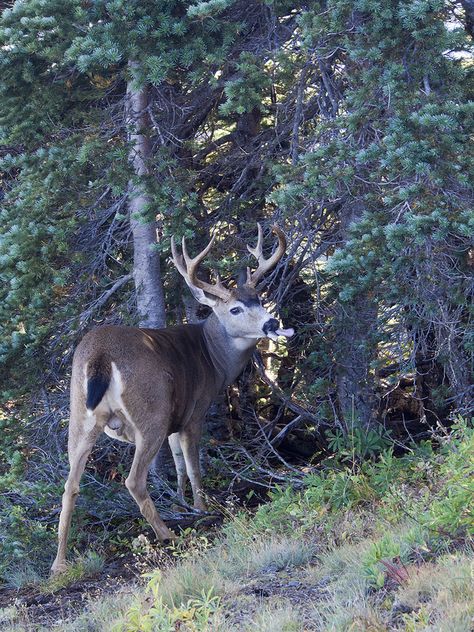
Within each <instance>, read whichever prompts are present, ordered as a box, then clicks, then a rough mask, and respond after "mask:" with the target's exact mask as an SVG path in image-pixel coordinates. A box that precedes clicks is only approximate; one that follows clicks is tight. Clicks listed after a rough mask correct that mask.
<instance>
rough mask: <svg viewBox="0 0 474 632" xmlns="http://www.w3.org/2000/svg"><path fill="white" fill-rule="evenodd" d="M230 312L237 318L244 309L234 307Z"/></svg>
mask: <svg viewBox="0 0 474 632" xmlns="http://www.w3.org/2000/svg"><path fill="white" fill-rule="evenodd" d="M229 311H230V313H231V314H234V315H235V316H236V315H237V314H240V312H243V309H242V308H241V307H233V308H232V309H230V310H229Z"/></svg>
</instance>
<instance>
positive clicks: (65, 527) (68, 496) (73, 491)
mask: <svg viewBox="0 0 474 632" xmlns="http://www.w3.org/2000/svg"><path fill="white" fill-rule="evenodd" d="M98 433H99V431H98V430H97V429H96V428H94V429H93V430H92V431H90V432H89V433H88V434H87V435H85V436H82V437H79V438H76V437H74V435H72V436H70V437H69V463H70V470H69V475H68V477H67V481H66V484H65V486H64V494H63V497H62V506H61V515H60V517H59V527H58V552H57V554H56V558H55V560H54V562H53V565H52V567H51V572H52V573H53V574H57V573H61V572H63V571H64V570H65V569H66V550H67V538H68V534H69V528H70V526H71V516H72V512H73V510H74V505H75V504H76V498H77V496H78V494H79V482H80V480H81V477H82V474H83V473H84V469H85V467H86V462H87V457H88V456H89V454H90V452H91V450H92V448H93V447H94V444H95V442H96V439H97V435H98Z"/></svg>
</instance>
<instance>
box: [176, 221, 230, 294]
mask: <svg viewBox="0 0 474 632" xmlns="http://www.w3.org/2000/svg"><path fill="white" fill-rule="evenodd" d="M215 238H216V234H215V233H214V235H213V236H212V238H211V241H210V242H209V243H208V244H207V246H206V247H205V248H204V250H201V252H200V253H199V254H197V255H196V256H195V257H190V256H189V253H188V249H187V247H186V239H185V238H184V237H183V240H182V250H183V254H182V255H180V254H179V253H178V249H177V248H176V244H175V241H174V236H172V237H171V255H172V257H173V262H174V265H175V266H176V268H177V269H178V271H179V273H180V274H181V275H182V276H183V277H184V279H185V280H186V282H187V283H188V285H193V286H195V287H197V288H199V289H201V290H204V292H207V293H208V294H212V295H214V296H217V297H218V298H221V299H222V300H224V301H226V300H228V299H229V297H230V291H229V290H228V289H227V288H225V287H224V285H223V284H222V283H221V281H220V279H218V281H217V283H216V284H214V285H213V284H212V283H206V282H205V281H201V279H198V277H197V275H196V272H197V268H198V265H199V264H200V263H201V261H202V260H203V259H204V257H205V256H206V255H207V254H208V253H209V251H210V249H211V248H212V245H213V243H214V240H215Z"/></svg>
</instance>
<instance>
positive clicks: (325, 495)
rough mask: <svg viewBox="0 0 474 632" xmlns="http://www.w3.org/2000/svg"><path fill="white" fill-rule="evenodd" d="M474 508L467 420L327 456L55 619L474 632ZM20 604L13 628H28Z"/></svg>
mask: <svg viewBox="0 0 474 632" xmlns="http://www.w3.org/2000/svg"><path fill="white" fill-rule="evenodd" d="M473 505H474V430H473V429H472V427H468V426H467V425H466V424H460V425H459V427H458V429H457V430H456V431H455V432H454V433H453V434H452V435H451V436H450V437H447V438H446V439H445V441H444V442H443V445H442V447H441V449H440V450H438V451H436V452H433V451H432V449H431V446H430V445H429V444H424V445H423V446H421V447H420V448H418V449H417V450H416V451H414V452H413V453H411V454H410V455H408V456H405V457H403V458H394V457H393V456H392V454H391V453H390V452H387V453H385V454H383V455H382V456H381V457H380V458H379V459H378V460H377V461H376V462H365V463H364V464H362V465H360V466H357V467H355V466H351V467H346V466H345V465H344V463H341V462H338V463H334V464H328V467H327V468H326V469H325V471H324V474H319V475H309V476H308V480H307V485H306V487H305V488H304V489H302V490H300V491H294V490H291V489H285V490H283V489H277V490H276V491H275V492H273V493H272V494H271V499H270V501H269V503H268V504H266V505H264V506H262V507H260V508H259V510H258V511H257V512H256V514H254V515H249V514H243V513H242V514H239V515H237V516H234V517H233V519H231V520H229V521H228V522H227V523H226V525H225V527H224V529H223V533H222V535H221V536H220V537H219V540H218V541H217V542H214V543H211V542H209V541H208V540H207V539H206V538H205V537H202V536H201V537H198V536H195V537H194V538H192V537H189V536H188V538H187V545H186V548H183V547H181V546H178V547H176V549H175V551H174V553H175V555H176V558H177V559H178V561H177V563H175V564H171V565H169V564H168V565H166V564H164V563H163V560H164V557H163V556H162V555H161V556H160V554H159V553H157V554H156V555H158V557H157V560H156V561H157V566H160V567H161V570H154V571H152V572H151V574H149V575H148V577H147V578H146V579H147V582H148V588H147V589H142V590H140V589H137V591H136V592H134V593H132V592H131V591H130V590H128V591H126V592H125V593H122V594H118V595H115V596H113V595H109V596H107V598H106V599H101V600H100V601H91V602H90V603H89V605H88V607H87V609H86V610H85V611H84V613H83V614H82V615H81V616H80V617H79V618H78V619H76V620H75V621H73V622H70V623H67V624H66V623H63V624H59V625H58V626H57V627H56V628H55V629H57V630H62V631H64V632H66V631H70V632H73V631H74V632H77V631H79V630H84V631H85V630H88V631H93V630H97V631H98V632H99V631H101V632H104V631H108V630H116V631H117V632H118V631H124V632H125V631H127V632H133V631H137V632H138V631H140V632H146V631H147V630H150V631H161V630H163V631H165V630H166V631H168V630H178V629H179V630H181V631H182V632H183V631H185V630H196V631H200V630H213V631H222V632H226V631H230V630H244V631H251V630H252V631H254V630H258V631H262V632H264V631H267V630H268V632H278V631H288V632H291V631H299V630H301V631H303V630H347V631H349V630H351V631H355V630H361V631H362V630H364V631H366V630H373V631H378V630H407V631H412V630H413V631H415V630H432V631H433V632H434V631H436V632H442V631H443V630H445V631H446V632H448V631H449V632H457V631H459V632H461V631H466V632H467V631H469V630H473V629H474V540H473V537H474V506H473ZM145 548H146V547H145ZM145 552H146V553H148V554H150V555H152V549H149V550H148V551H145ZM166 566H167V567H166ZM15 614H16V613H15V612H14V611H11V612H4V613H3V621H4V623H3V627H2V629H5V630H8V629H10V630H13V629H15V630H21V629H25V628H24V627H23V628H22V627H21V625H20V624H17V625H14V624H13V623H12V624H9V623H8V619H9V618H10V620H11V621H13V620H14V618H15ZM1 620H2V619H1V616H0V622H1ZM17 620H18V619H17Z"/></svg>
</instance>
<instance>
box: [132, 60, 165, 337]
mask: <svg viewBox="0 0 474 632" xmlns="http://www.w3.org/2000/svg"><path fill="white" fill-rule="evenodd" d="M137 69H138V64H137V62H133V61H131V62H129V70H130V78H129V81H128V85H127V95H126V125H127V130H128V137H129V141H130V144H131V148H130V155H129V159H130V163H131V165H132V166H133V171H134V177H133V178H131V180H130V182H129V203H128V209H129V213H130V226H131V229H132V234H133V278H134V281H135V288H136V300H137V312H138V316H139V325H140V327H158V328H159V327H164V326H165V325H166V313H165V301H164V294H163V283H162V280H161V271H160V256H159V253H158V251H157V249H156V248H155V246H156V241H157V236H156V228H157V223H156V219H154V218H153V219H151V220H150V217H149V215H150V209H149V207H150V198H149V195H148V193H147V184H146V178H147V176H149V175H150V158H151V142H150V134H151V124H150V117H149V113H148V106H149V95H148V89H147V87H146V86H143V87H139V86H138V85H137V83H136V79H135V74H136V70H137Z"/></svg>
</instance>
